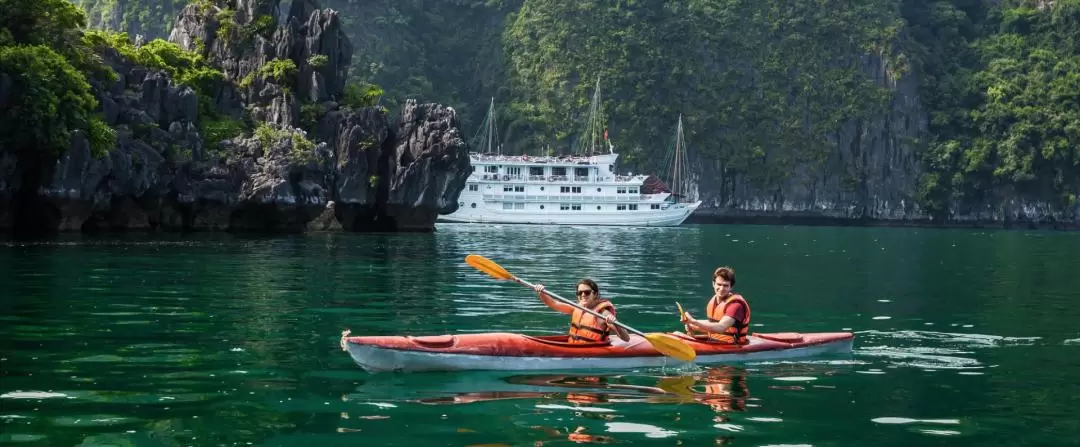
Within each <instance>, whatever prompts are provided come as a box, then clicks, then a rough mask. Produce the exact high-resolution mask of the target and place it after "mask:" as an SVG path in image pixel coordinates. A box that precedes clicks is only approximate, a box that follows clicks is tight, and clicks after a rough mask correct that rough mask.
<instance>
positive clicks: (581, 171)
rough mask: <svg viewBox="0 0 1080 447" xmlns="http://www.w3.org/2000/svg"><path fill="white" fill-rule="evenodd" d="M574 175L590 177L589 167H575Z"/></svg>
mask: <svg viewBox="0 0 1080 447" xmlns="http://www.w3.org/2000/svg"><path fill="white" fill-rule="evenodd" d="M574 175H576V176H578V177H588V176H589V168H574Z"/></svg>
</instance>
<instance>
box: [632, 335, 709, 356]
mask: <svg viewBox="0 0 1080 447" xmlns="http://www.w3.org/2000/svg"><path fill="white" fill-rule="evenodd" d="M645 339H646V340H648V341H649V343H650V344H652V346H653V347H654V348H656V350H657V351H660V353H661V354H664V355H666V356H668V357H674V358H677V359H679V360H682V361H684V362H690V361H693V360H694V358H695V357H697V351H694V348H692V347H690V345H688V344H686V342H684V341H682V340H679V339H677V338H675V337H672V336H671V335H668V334H661V333H658V332H653V333H650V334H645Z"/></svg>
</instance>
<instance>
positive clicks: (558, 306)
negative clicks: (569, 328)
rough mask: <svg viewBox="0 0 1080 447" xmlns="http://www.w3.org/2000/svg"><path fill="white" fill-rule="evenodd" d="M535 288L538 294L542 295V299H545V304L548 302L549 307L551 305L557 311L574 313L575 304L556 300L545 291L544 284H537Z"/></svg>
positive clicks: (568, 313)
mask: <svg viewBox="0 0 1080 447" xmlns="http://www.w3.org/2000/svg"><path fill="white" fill-rule="evenodd" d="M534 288H535V289H536V294H537V295H538V296H540V301H543V302H544V304H547V307H550V308H552V309H553V310H555V311H557V312H562V313H564V314H567V315H573V314H574V306H571V305H569V304H566V303H563V302H560V301H555V299H554V298H552V297H551V296H549V295H548V294H547V292H545V291H544V285H543V284H537V285H536V286H535V287H534Z"/></svg>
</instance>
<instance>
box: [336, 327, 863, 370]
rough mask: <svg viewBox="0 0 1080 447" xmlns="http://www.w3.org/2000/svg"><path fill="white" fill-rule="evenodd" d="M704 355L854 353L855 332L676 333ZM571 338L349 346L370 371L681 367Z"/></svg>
mask: <svg viewBox="0 0 1080 447" xmlns="http://www.w3.org/2000/svg"><path fill="white" fill-rule="evenodd" d="M672 335H673V336H675V337H678V338H680V339H682V340H684V341H686V343H687V344H689V345H690V346H691V347H693V349H694V351H696V352H697V358H696V359H695V360H694V362H693V363H695V364H699V365H709V364H717V363H731V362H745V361H762V360H780V359H792V358H802V357H811V356H819V355H828V354H850V353H851V346H852V341H853V340H854V336H853V334H851V333H850V332H822V333H807V334H799V333H778V334H752V335H750V336H749V337H748V339H749V343H747V344H744V345H733V344H730V343H716V342H710V341H707V340H702V339H698V338H694V337H689V336H687V335H685V334H681V333H677V332H676V333H673V334H672ZM566 340H567V337H566V336H539V337H537V336H530V335H524V334H514V333H504V332H492V333H481V334H457V335H437V336H423V337H413V336H362V337H350V336H348V334H347V333H346V334H343V335H342V338H341V347H342V349H343V350H346V351H348V353H349V355H350V356H352V358H353V360H354V361H355V362H356V364H357V365H360V367H362V368H364V369H365V370H368V371H372V372H375V371H455V370H506V371H522V370H566V369H621V368H648V367H664V366H679V365H682V364H685V363H684V362H681V361H679V360H676V359H674V358H671V357H667V356H664V355H663V354H661V353H660V352H658V351H657V350H656V349H655V348H653V346H652V345H651V344H649V343H648V342H647V341H646V340H645V339H644V338H642V337H639V336H637V335H632V336H631V338H630V341H629V342H625V343H624V342H621V341H619V342H617V343H585V344H572V343H567V342H566Z"/></svg>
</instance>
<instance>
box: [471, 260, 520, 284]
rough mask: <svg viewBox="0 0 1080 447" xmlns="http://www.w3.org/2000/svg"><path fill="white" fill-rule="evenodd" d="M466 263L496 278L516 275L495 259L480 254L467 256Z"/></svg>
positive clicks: (508, 277) (507, 277)
mask: <svg viewBox="0 0 1080 447" xmlns="http://www.w3.org/2000/svg"><path fill="white" fill-rule="evenodd" d="M465 263H466V264H469V265H471V266H473V267H475V268H476V269H477V270H479V271H481V272H484V273H487V274H488V275H491V276H492V277H494V278H495V279H510V278H513V277H514V275H511V274H510V272H508V271H506V269H504V268H502V266H500V265H499V264H496V263H495V261H492V260H490V259H488V258H485V257H483V256H480V255H468V256H466V257H465Z"/></svg>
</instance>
